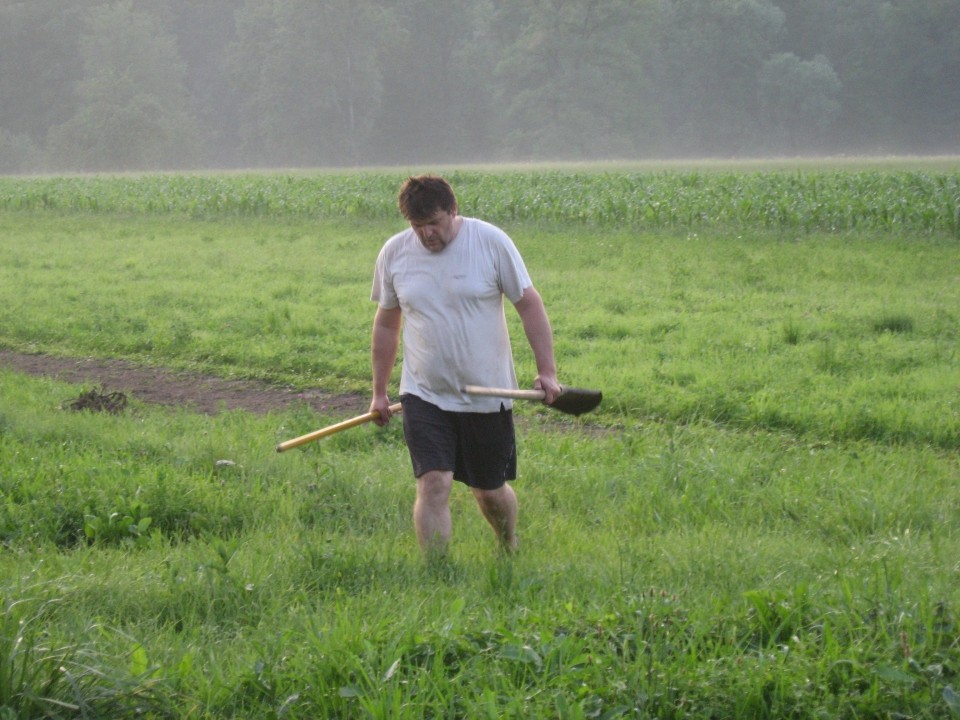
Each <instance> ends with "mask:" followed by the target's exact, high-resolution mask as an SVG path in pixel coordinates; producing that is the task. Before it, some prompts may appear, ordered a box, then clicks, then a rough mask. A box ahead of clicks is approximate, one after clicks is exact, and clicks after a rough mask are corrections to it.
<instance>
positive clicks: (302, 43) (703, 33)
mask: <svg viewBox="0 0 960 720" xmlns="http://www.w3.org/2000/svg"><path fill="white" fill-rule="evenodd" d="M957 78H960V2H955V1H954V2H943V0H892V1H887V2H881V1H879V0H847V1H845V2H836V1H835V0H593V1H590V0H552V1H549V2H548V1H547V0H399V1H398V2H392V1H389V0H326V1H323V2H318V1H317V0H204V1H203V2H194V1H193V0H154V1H153V2H150V3H138V2H133V1H132V0H118V1H115V2H102V1H94V0H72V1H71V2H65V1H64V0H29V1H23V2H16V1H13V0H0V173H29V172H69V171H124V170H149V169H161V170H176V169H183V170H186V169H216V168H223V169H230V168H255V167H264V168H280V167H323V166H355V165H364V166H366V165H392V164H404V163H416V164H426V163H468V162H486V163H492V162H506V161H509V162H519V161H543V160H591V159H622V160H642V159H658V158H701V157H759V156H797V155H837V154H850V155H853V154H872V155H877V154H882V155H889V154H958V153H960V82H958V80H957Z"/></svg>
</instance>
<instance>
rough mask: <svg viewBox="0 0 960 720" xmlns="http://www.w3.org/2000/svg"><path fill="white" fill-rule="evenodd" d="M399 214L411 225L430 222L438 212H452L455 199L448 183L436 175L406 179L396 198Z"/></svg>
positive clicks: (454, 208) (455, 204)
mask: <svg viewBox="0 0 960 720" xmlns="http://www.w3.org/2000/svg"><path fill="white" fill-rule="evenodd" d="M397 202H398V204H399V206H400V212H401V213H403V216H404V217H405V218H406V219H407V221H408V222H411V223H422V222H426V221H427V220H430V219H431V218H432V217H433V216H434V215H436V214H437V212H438V211H441V210H442V211H443V212H453V211H454V210H456V208H457V197H456V195H454V193H453V188H452V187H450V183H448V182H447V181H446V180H444V179H443V178H442V177H438V176H436V175H418V176H416V177H409V178H407V180H406V182H404V183H403V187H401V188H400V195H399V196H398V197H397Z"/></svg>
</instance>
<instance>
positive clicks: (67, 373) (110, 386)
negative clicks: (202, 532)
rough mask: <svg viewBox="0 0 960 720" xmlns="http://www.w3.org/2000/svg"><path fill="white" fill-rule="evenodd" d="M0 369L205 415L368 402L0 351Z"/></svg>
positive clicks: (330, 408) (328, 408)
mask: <svg viewBox="0 0 960 720" xmlns="http://www.w3.org/2000/svg"><path fill="white" fill-rule="evenodd" d="M0 367H5V368H9V369H12V370H15V371H17V372H20V373H23V374H25V375H35V376H42V377H50V378H55V379H57V380H60V381H62V382H68V383H72V384H75V385H88V386H97V387H99V388H102V389H103V391H104V392H117V393H124V394H125V395H127V396H129V397H131V398H132V399H137V400H139V401H141V402H147V403H156V404H158V405H167V406H172V407H181V408H185V409H189V410H192V411H194V412H201V413H206V414H209V415H213V414H216V413H218V412H222V411H224V410H247V411H249V412H253V413H257V414H266V413H268V412H272V411H278V410H286V409H289V408H293V407H297V406H302V405H308V406H310V408H312V409H313V410H315V411H316V412H322V413H333V414H340V413H341V412H343V413H362V412H366V409H367V404H368V403H369V399H368V398H364V397H363V396H362V395H360V394H348V395H337V394H333V393H327V392H324V391H323V390H321V389H319V388H309V389H305V390H295V389H293V388H286V387H278V386H275V385H270V384H268V383H264V382H257V381H254V380H230V379H225V378H219V377H214V376H211V375H203V374H200V373H189V372H179V371H172V370H165V369H163V368H154V367H145V366H142V365H136V364H134V363H131V362H128V361H125V360H105V359H101V358H63V357H55V356H52V355H33V354H29V353H18V352H14V351H12V350H0Z"/></svg>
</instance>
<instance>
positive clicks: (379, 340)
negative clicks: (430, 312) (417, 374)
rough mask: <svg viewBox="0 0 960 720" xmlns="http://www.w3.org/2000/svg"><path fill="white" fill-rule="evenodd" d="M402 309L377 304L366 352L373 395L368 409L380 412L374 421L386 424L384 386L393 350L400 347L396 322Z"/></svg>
mask: <svg viewBox="0 0 960 720" xmlns="http://www.w3.org/2000/svg"><path fill="white" fill-rule="evenodd" d="M401 321H402V312H401V310H400V308H399V307H395V308H382V307H378V308H377V314H376V315H375V316H374V318H373V334H372V338H371V341H370V355H371V361H372V367H373V399H372V400H371V401H370V412H374V411H376V412H378V413H380V418H379V419H377V420H375V421H374V422H375V423H376V424H377V425H386V424H387V423H388V422H389V421H390V415H391V413H390V398H389V396H388V395H387V388H388V387H389V384H390V375H391V374H392V373H393V365H394V363H395V362H396V361H397V350H398V348H399V347H400V325H401Z"/></svg>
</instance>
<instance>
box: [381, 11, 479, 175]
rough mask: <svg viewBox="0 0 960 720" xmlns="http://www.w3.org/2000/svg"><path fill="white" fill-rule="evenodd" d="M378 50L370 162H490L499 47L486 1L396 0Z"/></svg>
mask: <svg viewBox="0 0 960 720" xmlns="http://www.w3.org/2000/svg"><path fill="white" fill-rule="evenodd" d="M394 10H395V12H394V15H393V22H392V24H391V27H390V28H389V33H387V34H385V36H384V38H383V43H382V45H381V53H380V61H381V67H382V76H383V103H382V106H381V108H380V112H379V114H378V117H377V121H376V125H375V135H376V137H377V142H376V144H375V145H374V148H373V150H374V152H375V157H376V158H378V160H373V162H378V161H379V162H423V161H430V162H434V161H442V160H446V161H448V162H449V161H465V160H473V161H479V160H486V159H490V153H491V148H495V147H496V146H497V137H496V132H497V124H496V120H497V108H496V107H494V105H493V93H494V82H495V81H494V75H493V69H494V65H495V62H496V57H497V51H498V42H497V40H496V38H495V37H494V36H493V34H492V28H491V20H492V15H493V7H492V4H491V3H489V2H487V1H486V0H447V1H446V2H443V3H438V2H435V0H400V1H399V2H397V3H396V4H395V5H394Z"/></svg>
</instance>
